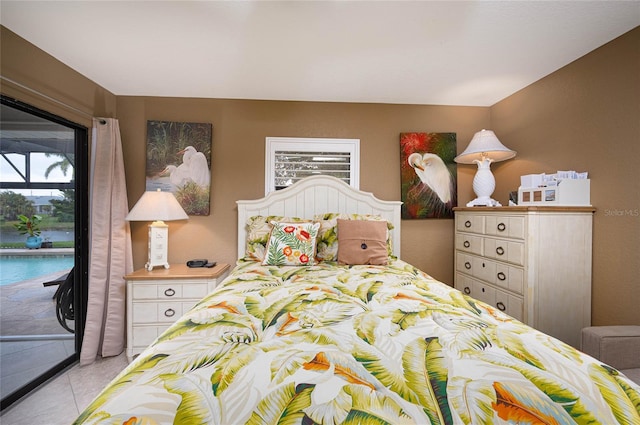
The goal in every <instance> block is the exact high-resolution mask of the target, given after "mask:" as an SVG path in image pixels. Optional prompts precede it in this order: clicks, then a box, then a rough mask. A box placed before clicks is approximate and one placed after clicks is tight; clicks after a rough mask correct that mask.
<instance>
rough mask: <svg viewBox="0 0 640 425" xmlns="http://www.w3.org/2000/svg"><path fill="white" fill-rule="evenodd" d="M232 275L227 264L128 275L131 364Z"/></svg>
mask: <svg viewBox="0 0 640 425" xmlns="http://www.w3.org/2000/svg"><path fill="white" fill-rule="evenodd" d="M228 274H229V265H228V264H217V265H216V266H215V267H212V268H206V267H198V268H189V267H187V266H186V265H184V264H173V265H171V268H169V269H165V268H157V269H154V270H152V271H147V270H146V269H144V268H142V269H140V270H136V271H135V272H133V273H131V274H128V275H126V276H125V277H124V278H125V280H126V282H127V359H128V360H129V361H131V360H132V359H133V357H134V356H135V355H136V354H139V353H140V352H141V351H142V350H144V349H145V348H146V347H147V346H148V345H149V344H151V343H152V342H153V341H155V339H156V338H157V337H158V336H159V335H160V334H161V333H162V332H164V331H165V330H166V329H167V328H168V327H169V326H170V325H171V324H172V323H173V322H175V321H176V320H177V319H178V318H180V316H182V315H183V314H184V313H186V312H187V311H188V310H189V309H191V308H192V307H193V306H194V305H195V304H196V303H197V302H198V301H200V300H201V299H202V298H204V297H205V296H206V295H207V294H209V293H210V292H211V291H213V290H214V289H215V288H216V286H218V284H219V283H220V282H222V280H223V279H224V278H225V277H227V275H228Z"/></svg>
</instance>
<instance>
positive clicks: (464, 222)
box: [454, 206, 595, 347]
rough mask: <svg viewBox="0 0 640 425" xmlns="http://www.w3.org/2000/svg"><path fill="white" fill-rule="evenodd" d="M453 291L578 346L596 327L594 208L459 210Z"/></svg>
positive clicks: (474, 208) (484, 208) (456, 213)
mask: <svg viewBox="0 0 640 425" xmlns="http://www.w3.org/2000/svg"><path fill="white" fill-rule="evenodd" d="M454 211H455V231H456V237H455V287H456V289H459V290H460V291H462V292H463V293H465V294H467V295H470V296H472V297H473V298H476V299H478V300H480V301H483V302H486V303H487V304H490V305H492V306H494V307H495V308H497V309H499V310H501V311H504V312H505V313H507V314H509V315H510V316H512V317H514V318H515V319H518V320H520V321H522V322H524V323H526V324H528V325H530V326H533V327H534V328H536V329H539V330H541V331H543V332H545V333H548V334H550V335H552V336H554V337H556V338H558V339H560V340H562V341H564V342H566V343H568V344H570V345H572V346H573V347H579V345H580V331H581V329H582V328H584V327H587V326H590V325H591V240H592V221H593V212H594V211H595V210H594V208H591V207H546V206H544V207H472V208H455V209H454Z"/></svg>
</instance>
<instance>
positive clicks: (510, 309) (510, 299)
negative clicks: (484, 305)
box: [494, 290, 524, 322]
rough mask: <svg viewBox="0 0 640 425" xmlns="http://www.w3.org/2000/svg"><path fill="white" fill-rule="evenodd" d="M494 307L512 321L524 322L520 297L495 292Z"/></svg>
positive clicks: (522, 304)
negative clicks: (511, 318) (512, 319)
mask: <svg viewBox="0 0 640 425" xmlns="http://www.w3.org/2000/svg"><path fill="white" fill-rule="evenodd" d="M494 306H495V307H496V308H497V309H498V310H500V311H502V312H504V313H507V314H508V315H509V316H511V317H513V318H514V319H516V320H520V321H521V322H522V321H524V299H523V298H522V297H518V296H515V295H511V294H508V293H506V292H502V291H500V290H497V291H496V302H495V305H494Z"/></svg>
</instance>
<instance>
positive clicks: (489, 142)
mask: <svg viewBox="0 0 640 425" xmlns="http://www.w3.org/2000/svg"><path fill="white" fill-rule="evenodd" d="M514 156H516V152H515V151H512V150H511V149H509V148H507V147H506V146H505V145H503V144H502V143H500V140H498V138H497V137H496V135H495V133H494V132H493V131H491V130H481V131H478V132H477V133H476V134H474V135H473V138H472V139H471V142H470V143H469V146H467V149H465V150H464V152H462V153H461V154H460V155H458V156H456V157H455V158H454V159H453V160H454V161H455V162H458V163H460V164H473V161H474V160H479V161H481V160H482V158H483V157H489V158H491V160H492V161H494V162H496V161H504V160H505V159H509V158H513V157H514Z"/></svg>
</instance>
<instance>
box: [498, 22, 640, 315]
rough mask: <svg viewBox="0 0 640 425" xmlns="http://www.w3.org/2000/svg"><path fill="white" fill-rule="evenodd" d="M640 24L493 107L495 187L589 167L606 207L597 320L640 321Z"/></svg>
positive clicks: (597, 238)
mask: <svg viewBox="0 0 640 425" xmlns="http://www.w3.org/2000/svg"><path fill="white" fill-rule="evenodd" d="M639 52H640V27H639V28H636V29H634V30H632V31H630V32H629V33H627V34H625V35H623V36H622V37H619V38H618V39H616V40H614V41H613V42H611V43H609V44H606V45H605V46H603V47H601V48H599V49H597V50H595V51H593V52H591V53H589V54H588V55H586V56H584V57H582V58H580V59H578V60H576V61H575V62H573V63H571V64H569V65H568V66H566V67H564V68H562V69H560V70H559V71H557V72H554V73H553V74H551V75H549V76H547V77H546V78H543V79H542V80H540V81H538V82H536V83H535V84H532V85H531V86H529V87H527V88H525V89H524V90H521V91H520V92H518V93H516V94H514V95H512V96H510V97H509V98H507V99H504V100H503V101H501V102H499V103H497V104H496V105H494V106H493V107H492V108H491V124H492V126H493V130H494V131H495V132H496V134H497V135H498V137H500V139H501V140H502V142H503V143H504V144H505V145H507V146H509V147H510V148H511V149H514V150H516V151H517V152H518V155H517V156H516V158H515V159H514V160H510V161H506V162H504V163H500V164H498V165H499V167H496V169H495V170H494V171H495V176H496V180H497V187H496V194H498V195H499V196H502V198H499V200H502V201H506V199H507V197H506V195H505V194H506V193H508V191H509V190H513V189H515V188H517V187H518V185H519V177H520V175H522V174H530V173H543V172H544V173H553V172H555V171H556V170H577V171H588V172H589V176H590V178H591V203H592V204H593V206H594V207H596V208H597V211H596V213H595V216H594V227H593V231H594V236H593V297H592V313H593V315H592V321H593V323H594V324H597V325H608V324H640V254H639V253H640V172H639V170H640V163H639V161H640V53H639Z"/></svg>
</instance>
